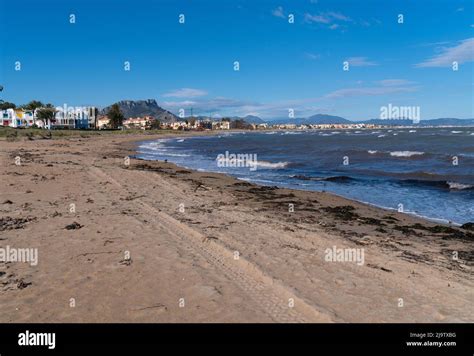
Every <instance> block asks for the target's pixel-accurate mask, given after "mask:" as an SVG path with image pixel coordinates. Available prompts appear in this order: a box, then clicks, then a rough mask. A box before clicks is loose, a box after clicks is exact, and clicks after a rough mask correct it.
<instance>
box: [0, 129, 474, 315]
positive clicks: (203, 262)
mask: <svg viewBox="0 0 474 356" xmlns="http://www.w3.org/2000/svg"><path fill="white" fill-rule="evenodd" d="M149 138H150V137H149V136H147V137H140V136H126V135H124V136H121V135H105V136H100V137H94V138H92V137H90V138H84V137H77V138H69V139H55V140H33V141H29V140H28V141H26V140H25V141H16V142H7V141H0V148H1V150H0V151H1V152H0V159H1V167H2V170H1V186H2V188H1V199H0V219H1V221H0V223H1V224H0V248H5V247H6V246H9V247H10V248H37V249H38V254H39V262H38V264H37V265H36V266H31V265H30V264H28V263H21V262H8V263H4V262H0V322H472V321H474V309H473V300H474V298H473V297H474V293H473V291H474V289H473V287H474V285H473V284H474V283H473V280H472V266H473V249H472V246H473V237H474V234H473V232H472V231H469V230H467V229H459V228H449V227H446V226H439V225H437V224H434V223H430V222H427V221H425V220H422V219H418V218H414V217H411V216H407V215H404V214H400V213H396V212H392V211H387V210H383V209H378V208H374V207H370V206H366V205H364V204H359V203H356V202H353V201H351V200H347V199H343V198H340V197H337V196H334V195H331V194H327V193H318V192H302V191H296V190H289V189H277V188H272V187H260V186H257V185H253V184H248V183H245V182H242V181H238V180H235V179H233V178H231V177H228V176H225V175H221V174H214V173H203V172H194V171H190V170H187V169H183V168H180V167H177V166H175V165H173V164H170V163H164V162H149V161H140V160H135V159H132V160H131V161H130V165H129V166H127V165H126V164H125V163H126V162H125V160H124V157H126V156H127V155H130V154H133V145H134V142H135V141H137V140H140V139H149ZM15 157H20V163H21V165H16V164H15ZM71 204H74V205H71ZM289 204H294V212H289ZM183 208H184V209H183ZM73 223H77V224H78V225H72V226H71V227H70V229H69V230H68V229H66V228H65V227H66V226H68V225H70V224H73ZM74 227H75V228H74ZM333 246H336V247H337V248H356V249H363V251H364V259H365V261H364V264H363V265H358V264H357V263H354V262H350V261H346V262H328V261H326V260H325V251H326V249H328V248H332V247H333ZM359 251H361V250H359ZM453 252H455V253H457V255H458V259H457V260H456V259H454V258H453V255H454V254H453ZM128 254H129V255H130V258H128ZM237 257H238V258H237ZM401 303H403V304H401Z"/></svg>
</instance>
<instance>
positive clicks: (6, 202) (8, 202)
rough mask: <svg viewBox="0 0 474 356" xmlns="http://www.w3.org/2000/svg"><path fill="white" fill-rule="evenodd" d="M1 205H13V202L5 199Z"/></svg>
mask: <svg viewBox="0 0 474 356" xmlns="http://www.w3.org/2000/svg"><path fill="white" fill-rule="evenodd" d="M3 204H13V202H12V201H11V200H10V199H7V200H5V201H4V202H3Z"/></svg>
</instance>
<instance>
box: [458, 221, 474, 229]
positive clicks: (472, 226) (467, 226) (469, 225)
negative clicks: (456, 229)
mask: <svg viewBox="0 0 474 356" xmlns="http://www.w3.org/2000/svg"><path fill="white" fill-rule="evenodd" d="M461 229H464V230H471V231H474V223H472V222H468V223H465V224H463V225H461Z"/></svg>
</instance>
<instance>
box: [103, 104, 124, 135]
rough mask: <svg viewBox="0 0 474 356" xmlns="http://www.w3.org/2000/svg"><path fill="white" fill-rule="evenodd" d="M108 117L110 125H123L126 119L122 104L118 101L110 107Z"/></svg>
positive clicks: (113, 126)
mask: <svg viewBox="0 0 474 356" xmlns="http://www.w3.org/2000/svg"><path fill="white" fill-rule="evenodd" d="M107 117H108V118H109V125H110V127H112V128H113V129H116V128H118V127H119V126H122V124H123V120H124V119H125V118H124V116H123V114H122V111H121V110H120V106H119V104H117V103H115V104H113V105H112V106H111V107H110V109H109V111H108V112H107Z"/></svg>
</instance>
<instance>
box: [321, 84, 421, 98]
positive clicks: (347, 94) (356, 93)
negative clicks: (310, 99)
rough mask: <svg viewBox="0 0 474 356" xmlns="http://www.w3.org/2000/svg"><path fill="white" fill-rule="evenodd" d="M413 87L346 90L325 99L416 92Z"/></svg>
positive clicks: (335, 92)
mask: <svg viewBox="0 0 474 356" xmlns="http://www.w3.org/2000/svg"><path fill="white" fill-rule="evenodd" d="M416 90H417V88H416V87H413V86H375V87H366V88H346V89H339V90H335V91H333V92H331V93H329V94H326V95H325V96H324V98H325V99H340V98H347V97H353V96H375V95H385V94H393V93H404V92H405V93H406V92H413V91H416Z"/></svg>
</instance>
